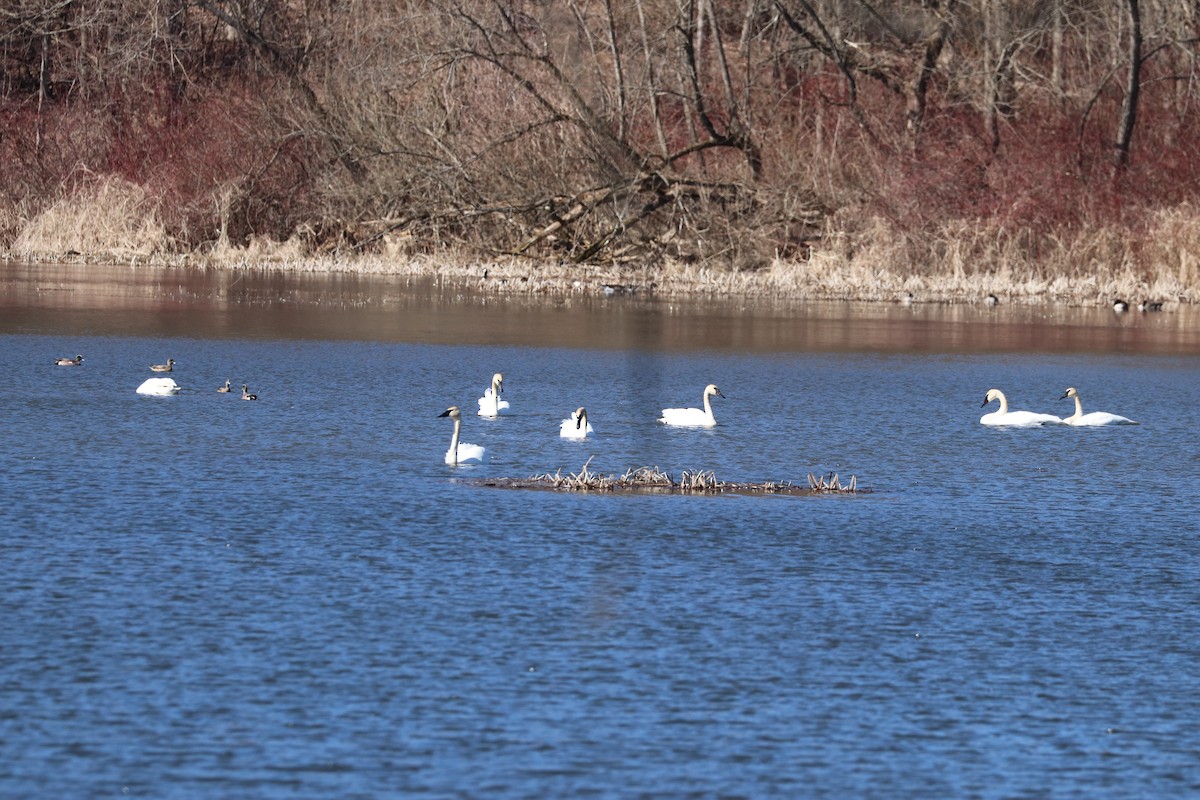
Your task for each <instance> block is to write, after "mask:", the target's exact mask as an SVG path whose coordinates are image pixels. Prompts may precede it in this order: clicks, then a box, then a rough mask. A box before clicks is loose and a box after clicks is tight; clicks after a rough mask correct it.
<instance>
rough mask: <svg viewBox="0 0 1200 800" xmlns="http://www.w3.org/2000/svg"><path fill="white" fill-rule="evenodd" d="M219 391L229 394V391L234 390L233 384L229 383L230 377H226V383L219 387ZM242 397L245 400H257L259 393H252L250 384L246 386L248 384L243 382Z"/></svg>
mask: <svg viewBox="0 0 1200 800" xmlns="http://www.w3.org/2000/svg"><path fill="white" fill-rule="evenodd" d="M217 391H218V392H220V393H221V394H228V393H229V392H231V391H232V385H231V384H230V383H229V378H226V379H225V384H224V385H223V386H218V387H217ZM242 399H243V400H257V399H258V395H256V394H250V388H249V387H248V386H246V384H244V383H243V384H242Z"/></svg>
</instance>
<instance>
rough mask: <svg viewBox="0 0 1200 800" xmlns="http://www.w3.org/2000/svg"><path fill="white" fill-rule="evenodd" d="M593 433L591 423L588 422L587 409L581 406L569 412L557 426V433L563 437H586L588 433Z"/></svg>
mask: <svg viewBox="0 0 1200 800" xmlns="http://www.w3.org/2000/svg"><path fill="white" fill-rule="evenodd" d="M589 433H591V434H594V433H595V431H594V430H592V423H590V422H588V418H587V409H586V408H584V407H583V406H580V407H579V408H577V409H575V410H574V411H573V412H571V416H570V417H568V418H567V419H564V420H563V421H562V422H561V423H560V424H559V426H558V435H559V436H561V437H562V438H564V439H586V438H587V437H588V434H589Z"/></svg>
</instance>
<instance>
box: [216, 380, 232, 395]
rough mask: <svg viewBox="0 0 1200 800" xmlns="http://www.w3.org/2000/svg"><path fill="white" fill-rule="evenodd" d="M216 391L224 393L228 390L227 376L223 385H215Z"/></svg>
mask: <svg viewBox="0 0 1200 800" xmlns="http://www.w3.org/2000/svg"><path fill="white" fill-rule="evenodd" d="M217 391H218V392H220V393H221V394H226V393H227V392H229V378H226V379H225V385H224V386H218V387H217Z"/></svg>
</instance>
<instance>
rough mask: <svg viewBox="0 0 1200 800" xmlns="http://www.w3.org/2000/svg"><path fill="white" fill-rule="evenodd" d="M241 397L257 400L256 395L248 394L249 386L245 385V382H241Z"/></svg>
mask: <svg viewBox="0 0 1200 800" xmlns="http://www.w3.org/2000/svg"><path fill="white" fill-rule="evenodd" d="M242 399H243V400H257V399H258V395H256V394H250V388H249V387H248V386H246V384H244V383H243V384H242Z"/></svg>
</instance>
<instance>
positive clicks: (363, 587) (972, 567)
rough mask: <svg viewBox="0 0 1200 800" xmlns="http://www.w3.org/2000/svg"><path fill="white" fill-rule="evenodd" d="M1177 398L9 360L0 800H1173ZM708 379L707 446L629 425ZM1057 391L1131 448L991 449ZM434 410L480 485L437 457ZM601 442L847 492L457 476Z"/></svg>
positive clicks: (940, 372) (1, 394) (1014, 438)
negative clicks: (565, 433) (163, 377)
mask: <svg viewBox="0 0 1200 800" xmlns="http://www.w3.org/2000/svg"><path fill="white" fill-rule="evenodd" d="M76 352H79V353H83V354H84V355H85V357H86V362H85V364H84V366H83V367H82V368H78V369H75V368H56V367H53V366H50V364H51V362H52V360H53V358H55V357H58V356H64V355H74V354H75V353H76ZM168 356H169V357H172V358H175V359H176V360H177V362H178V364H177V367H176V373H175V378H176V380H177V381H178V382H179V383H180V384H181V385H182V386H183V387H184V391H183V393H182V394H181V395H179V396H177V397H169V398H153V397H141V396H138V395H135V394H134V392H133V389H134V387H135V386H137V385H138V384H139V383H140V382H141V381H142V380H143V379H144V378H146V377H149V375H150V373H149V372H148V371H147V370H146V365H148V364H151V363H160V362H162V361H163V360H164V359H165V358H167V357H168ZM497 370H501V371H503V372H504V373H505V376H506V387H505V388H506V397H507V398H508V399H509V400H510V401H511V403H512V406H513V411H514V414H513V415H512V416H510V417H506V418H502V419H500V420H495V421H488V420H482V419H479V418H477V417H475V416H474V410H475V408H476V405H475V399H476V398H477V397H478V396H479V395H480V393H481V392H482V390H483V389H484V388H485V387H486V386H487V383H488V380H489V379H490V376H491V374H492V373H493V372H495V371H497ZM227 377H228V378H231V379H232V380H233V381H234V382H235V384H238V385H240V384H241V383H243V382H247V383H249V384H250V386H251V390H252V391H256V392H257V393H258V395H259V397H260V400H259V401H258V402H257V403H247V402H242V401H241V400H239V399H238V398H237V396H236V395H221V394H217V393H216V392H215V391H214V389H215V388H216V386H218V385H219V384H220V383H221V382H223V381H224V380H225V378H227ZM1198 377H1200V358H1179V357H1171V358H1165V357H1153V356H1144V355H1143V356H1120V357H1099V356H1087V357H1084V356H1079V355H1041V356H1032V357H1031V356H996V355H991V356H970V355H954V356H941V355H937V354H932V355H930V354H926V355H871V354H858V355H847V354H836V355H825V354H819V353H818V354H813V353H802V354H776V355H730V354H717V353H704V352H693V353H671V354H661V353H655V352H652V351H604V350H576V349H569V350H568V349H551V348H524V347H522V348H517V347H511V348H510V347H482V346H429V345H412V344H389V343H378V342H376V343H370V342H352V341H351V342H322V341H283V340H271V339H255V340H242V339H214V340H204V339H180V338H176V339H162V338H134V337H123V336H110V337H97V336H87V335H84V336H73V337H64V336H50V335H15V334H9V335H2V336H0V407H2V409H3V411H2V415H3V416H2V418H3V426H4V430H3V436H2V437H0V463H2V464H3V467H2V468H0V532H2V533H0V615H2V616H0V619H2V620H3V622H2V623H0V796H4V797H110V796H122V797H125V796H131V797H149V798H228V797H255V798H301V797H304V798H309V797H312V798H316V797H321V798H329V797H338V798H374V797H400V796H403V797H430V798H443V797H454V798H475V797H479V798H484V797H486V798H547V797H599V798H607V797H622V798H624V797H728V798H733V797H746V798H764V797H778V798H796V797H808V798H850V797H854V798H888V799H891V798H934V797H936V798H948V797H954V798H966V797H979V798H1018V797H1029V798H1046V797H1081V798H1083V797H1086V798H1126V797H1128V798H1136V797H1156V798H1167V797H1181V798H1182V797H1194V796H1196V795H1197V793H1198V792H1200V759H1197V756H1196V753H1197V752H1200V726H1198V725H1197V723H1198V722H1200V560H1198V555H1200V543H1198V539H1197V533H1198V531H1197V527H1198V524H1197V519H1198V518H1200V515H1198V512H1200V445H1198V443H1197V441H1198V440H1197V436H1196V434H1195V432H1196V429H1197V427H1198V425H1200V411H1198V410H1197V409H1200V380H1197V378H1198ZM709 382H714V383H717V384H718V385H719V386H720V387H721V390H722V391H723V392H724V393H725V395H726V396H727V399H725V400H721V399H719V398H717V399H716V401H715V413H716V416H717V419H718V421H719V424H718V426H717V427H716V428H715V429H713V430H671V429H665V428H662V427H661V426H659V425H658V424H657V423H656V422H655V419H656V417H657V416H658V410H659V409H661V408H663V407H664V406H684V405H697V404H698V403H699V401H700V392H701V390H702V389H703V387H704V385H705V384H706V383H709ZM1068 385H1072V386H1076V387H1078V388H1079V390H1080V392H1081V394H1082V396H1083V400H1084V407H1085V411H1097V410H1101V411H1110V412H1114V413H1118V414H1123V415H1125V416H1128V417H1132V418H1134V419H1136V420H1139V421H1140V422H1141V425H1139V426H1133V427H1119V428H1107V429H1069V428H1057V429H1044V430H1043V429H1034V430H996V429H988V428H985V427H983V426H981V425H979V424H978V418H979V416H980V415H981V414H982V413H984V411H985V410H994V409H995V405H994V404H993V406H992V407H991V408H990V409H980V408H979V404H980V402H981V401H982V399H983V395H984V392H985V391H986V390H987V389H988V388H990V387H993V386H995V387H999V388H1001V389H1003V390H1005V392H1006V393H1007V394H1008V397H1009V400H1010V403H1011V406H1012V407H1013V408H1019V409H1029V410H1034V411H1051V412H1057V413H1059V414H1062V415H1066V414H1068V413H1070V412H1071V411H1072V405H1071V404H1070V402H1069V401H1065V400H1064V401H1061V402H1060V401H1059V400H1058V398H1059V396H1060V395H1061V394H1062V392H1063V390H1064V389H1065V388H1066V387H1067V386H1068ZM450 404H458V405H461V406H463V407H464V408H465V409H468V410H469V413H468V414H467V415H465V419H464V437H463V438H464V440H466V441H470V442H475V443H478V444H483V445H485V446H487V447H488V451H489V456H490V459H489V461H488V462H487V463H486V464H484V465H482V466H478V467H470V468H467V467H463V468H458V469H455V468H451V467H447V466H445V465H444V464H443V463H442V457H443V454H444V452H445V450H446V448H447V446H448V444H449V438H450V428H451V426H450V424H449V422H448V421H447V420H446V419H439V418H437V415H438V414H439V413H440V412H441V411H443V410H444V409H445V408H446V407H447V406H448V405H450ZM579 405H585V406H587V408H588V410H589V414H590V418H591V421H592V423H593V425H594V426H595V428H596V430H597V431H598V434H599V435H598V436H597V437H596V438H595V439H594V440H590V441H587V442H585V443H581V442H571V441H564V440H560V439H559V438H558V436H557V430H558V423H559V420H561V419H563V418H565V417H566V416H567V415H568V414H569V413H570V412H571V411H572V410H573V409H574V408H575V407H577V406H579ZM588 458H591V459H592V461H591V463H590V465H589V468H590V469H592V470H595V471H601V472H615V473H619V472H623V471H624V470H625V469H627V468H629V467H637V466H643V465H651V466H659V467H661V468H663V469H667V470H669V471H672V472H674V473H676V474H678V472H679V471H680V470H681V469H711V470H713V471H714V472H715V473H716V475H717V477H718V478H721V479H724V480H766V479H770V480H792V481H796V482H800V483H803V482H804V481H805V479H806V475H807V473H808V472H810V471H811V472H837V473H838V474H839V475H840V476H841V477H842V479H843V480H845V479H848V477H849V476H851V475H854V476H857V478H858V480H859V483H860V485H865V486H870V487H872V488H873V489H874V492H873V493H871V494H861V495H858V496H853V497H767V498H761V497H713V498H707V497H673V496H591V495H579V494H558V493H552V492H530V491H516V490H503V489H495V488H487V487H483V486H479V485H476V483H475V479H478V478H486V477H497V476H505V477H527V476H529V475H531V474H534V473H545V472H554V471H555V470H559V469H562V470H563V471H564V472H567V471H570V472H574V471H577V470H578V469H579V467H580V466H581V465H582V464H583V463H584V462H585V461H586V460H587V459H588Z"/></svg>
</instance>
